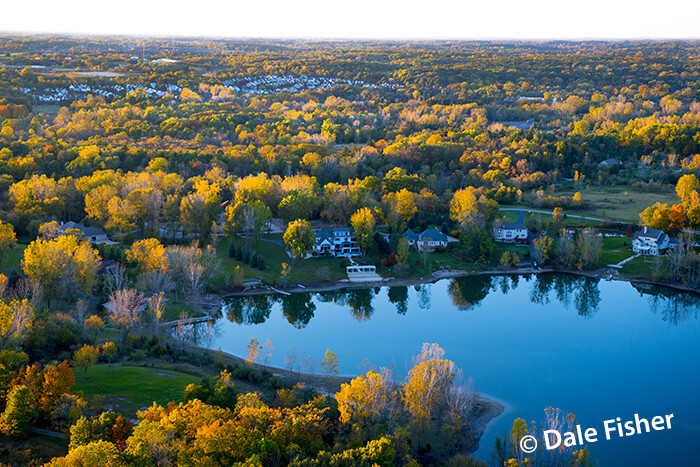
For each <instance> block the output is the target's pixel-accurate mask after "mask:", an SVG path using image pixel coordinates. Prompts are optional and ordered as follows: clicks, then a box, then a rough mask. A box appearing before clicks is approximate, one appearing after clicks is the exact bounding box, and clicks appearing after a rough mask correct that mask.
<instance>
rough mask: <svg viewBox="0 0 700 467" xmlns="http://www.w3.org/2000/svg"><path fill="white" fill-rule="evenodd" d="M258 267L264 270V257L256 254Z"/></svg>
mask: <svg viewBox="0 0 700 467" xmlns="http://www.w3.org/2000/svg"><path fill="white" fill-rule="evenodd" d="M258 269H260V270H261V271H264V270H265V258H264V257H263V255H258Z"/></svg>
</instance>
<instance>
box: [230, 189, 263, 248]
mask: <svg viewBox="0 0 700 467" xmlns="http://www.w3.org/2000/svg"><path fill="white" fill-rule="evenodd" d="M271 220H272V212H271V211H270V209H269V208H268V207H267V206H266V205H265V203H263V202H262V201H260V200H252V201H248V202H243V201H238V202H237V203H236V204H233V205H229V206H228V207H227V208H226V212H225V220H224V227H223V232H224V234H225V235H227V236H228V237H229V238H233V237H234V236H235V235H248V236H250V238H251V239H252V240H253V242H254V244H255V245H257V242H258V239H259V238H260V235H262V233H263V231H264V230H265V229H266V228H267V226H268V225H269V224H270V221H271Z"/></svg>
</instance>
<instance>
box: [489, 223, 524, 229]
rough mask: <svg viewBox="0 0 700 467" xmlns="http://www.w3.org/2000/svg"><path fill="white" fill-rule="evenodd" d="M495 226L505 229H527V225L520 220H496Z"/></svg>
mask: <svg viewBox="0 0 700 467" xmlns="http://www.w3.org/2000/svg"><path fill="white" fill-rule="evenodd" d="M493 227H494V228H495V229H504V230H523V229H524V230H527V227H525V226H524V225H523V224H521V223H520V222H505V221H496V222H494V224H493Z"/></svg>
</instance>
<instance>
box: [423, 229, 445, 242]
mask: <svg viewBox="0 0 700 467" xmlns="http://www.w3.org/2000/svg"><path fill="white" fill-rule="evenodd" d="M420 240H432V241H436V242H446V241H447V235H445V234H444V233H442V232H440V231H439V230H438V229H425V230H424V231H423V233H422V234H420Z"/></svg>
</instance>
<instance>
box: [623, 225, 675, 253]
mask: <svg viewBox="0 0 700 467" xmlns="http://www.w3.org/2000/svg"><path fill="white" fill-rule="evenodd" d="M670 244H671V238H670V237H669V236H668V235H666V234H665V233H664V231H663V230H658V229H650V228H649V227H646V226H645V227H644V228H643V229H642V230H640V231H639V232H636V233H635V234H634V237H633V238H632V251H634V252H635V253H637V254H640V255H656V256H658V255H661V254H663V253H665V252H666V250H667V249H668V248H669V247H670Z"/></svg>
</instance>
